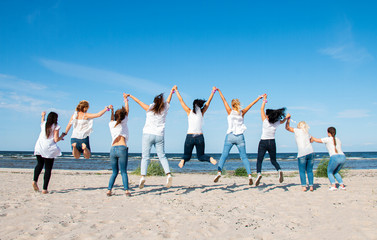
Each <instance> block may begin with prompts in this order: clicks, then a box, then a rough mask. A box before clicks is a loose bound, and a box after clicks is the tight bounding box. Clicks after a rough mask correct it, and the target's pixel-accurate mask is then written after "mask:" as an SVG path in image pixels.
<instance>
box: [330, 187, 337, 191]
mask: <svg viewBox="0 0 377 240" xmlns="http://www.w3.org/2000/svg"><path fill="white" fill-rule="evenodd" d="M336 190H338V189H337V188H336V187H330V188H329V191H336Z"/></svg>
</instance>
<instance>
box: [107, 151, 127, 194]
mask: <svg viewBox="0 0 377 240" xmlns="http://www.w3.org/2000/svg"><path fill="white" fill-rule="evenodd" d="M110 161H111V168H112V169H113V174H112V175H111V177H110V181H109V187H108V188H107V189H108V190H111V189H112V188H113V186H114V182H115V179H116V178H117V176H118V173H119V167H120V175H122V181H123V186H124V190H128V176H127V164H128V147H126V146H112V147H111V150H110Z"/></svg>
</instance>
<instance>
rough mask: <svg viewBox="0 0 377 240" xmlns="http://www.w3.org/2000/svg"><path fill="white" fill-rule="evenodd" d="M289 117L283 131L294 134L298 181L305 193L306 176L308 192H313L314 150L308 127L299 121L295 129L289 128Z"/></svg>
mask: <svg viewBox="0 0 377 240" xmlns="http://www.w3.org/2000/svg"><path fill="white" fill-rule="evenodd" d="M290 121H291V117H290V116H289V117H288V119H287V122H286V124H285V129H287V130H288V131H289V132H292V133H294V134H295V139H296V143H297V148H298V153H297V160H298V169H299V172H300V181H301V187H302V191H304V192H305V191H306V190H307V188H306V175H305V172H306V174H307V175H308V181H309V190H310V191H313V190H314V188H313V165H314V150H313V146H312V144H311V143H310V135H309V126H308V124H306V122H304V121H301V122H299V123H298V124H297V128H293V127H291V126H290V125H289V124H290Z"/></svg>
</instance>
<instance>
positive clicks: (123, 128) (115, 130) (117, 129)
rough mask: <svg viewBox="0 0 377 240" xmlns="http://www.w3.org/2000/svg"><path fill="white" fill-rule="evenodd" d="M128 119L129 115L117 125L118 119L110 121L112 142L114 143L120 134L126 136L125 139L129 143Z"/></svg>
mask: <svg viewBox="0 0 377 240" xmlns="http://www.w3.org/2000/svg"><path fill="white" fill-rule="evenodd" d="M127 121H128V117H127V116H126V117H125V118H124V119H123V121H122V122H120V123H119V124H118V125H117V126H115V124H116V123H117V122H116V121H110V122H109V128H110V133H111V138H112V142H111V144H113V143H114V140H115V139H116V138H117V137H119V136H122V137H124V138H125V141H126V143H127V141H128V126H127Z"/></svg>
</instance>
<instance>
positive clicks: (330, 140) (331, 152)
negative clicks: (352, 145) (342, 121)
mask: <svg viewBox="0 0 377 240" xmlns="http://www.w3.org/2000/svg"><path fill="white" fill-rule="evenodd" d="M321 140H322V142H323V143H325V144H326V148H327V151H329V155H330V157H331V156H332V155H336V154H343V155H344V153H343V151H342V142H341V141H340V139H339V138H337V137H335V141H336V150H338V152H337V153H336V152H335V145H334V139H333V138H332V137H325V138H321Z"/></svg>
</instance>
